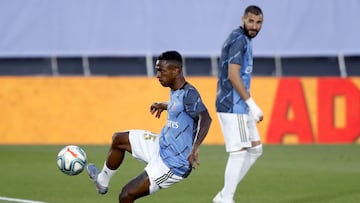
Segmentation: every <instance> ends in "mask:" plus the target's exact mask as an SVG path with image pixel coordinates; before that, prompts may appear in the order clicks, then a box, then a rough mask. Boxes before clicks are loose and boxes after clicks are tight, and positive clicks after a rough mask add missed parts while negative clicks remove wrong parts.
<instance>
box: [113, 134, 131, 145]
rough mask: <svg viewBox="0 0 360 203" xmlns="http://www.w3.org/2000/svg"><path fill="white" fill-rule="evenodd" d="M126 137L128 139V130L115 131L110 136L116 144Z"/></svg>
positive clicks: (125, 139)
mask: <svg viewBox="0 0 360 203" xmlns="http://www.w3.org/2000/svg"><path fill="white" fill-rule="evenodd" d="M128 139H129V132H126V131H122V132H115V133H114V134H113V136H112V142H113V143H117V144H119V143H122V142H124V141H127V140H128Z"/></svg>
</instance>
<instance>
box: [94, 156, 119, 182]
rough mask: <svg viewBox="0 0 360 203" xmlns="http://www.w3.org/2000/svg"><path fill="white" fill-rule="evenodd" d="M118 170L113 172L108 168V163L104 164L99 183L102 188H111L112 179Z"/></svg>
mask: <svg viewBox="0 0 360 203" xmlns="http://www.w3.org/2000/svg"><path fill="white" fill-rule="evenodd" d="M116 171H117V170H111V169H109V168H108V167H107V166H106V162H105V163H104V167H103V169H102V170H101V172H100V173H99V175H98V178H97V181H98V183H99V184H100V185H102V186H105V187H107V186H109V182H110V179H111V177H112V176H113V175H114V174H115V172H116Z"/></svg>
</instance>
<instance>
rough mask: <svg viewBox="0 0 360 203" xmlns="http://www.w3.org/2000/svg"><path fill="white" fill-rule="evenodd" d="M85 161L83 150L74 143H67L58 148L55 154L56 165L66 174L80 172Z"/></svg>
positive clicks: (71, 174)
mask: <svg viewBox="0 0 360 203" xmlns="http://www.w3.org/2000/svg"><path fill="white" fill-rule="evenodd" d="M86 162H87V157H86V153H85V151H84V150H83V149H82V148H81V147H79V146H76V145H68V146H65V147H64V148H62V149H61V150H60V152H59V153H58V155H57V165H58V167H59V169H60V171H61V172H63V173H65V174H66V175H70V176H73V175H77V174H79V173H81V172H82V171H83V170H84V168H85V166H86Z"/></svg>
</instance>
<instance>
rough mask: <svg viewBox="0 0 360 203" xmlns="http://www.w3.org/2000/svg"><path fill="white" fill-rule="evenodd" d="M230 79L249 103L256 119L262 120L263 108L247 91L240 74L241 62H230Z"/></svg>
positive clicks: (251, 112)
mask: <svg viewBox="0 0 360 203" xmlns="http://www.w3.org/2000/svg"><path fill="white" fill-rule="evenodd" d="M228 69H229V71H228V72H229V75H228V77H229V80H230V82H231V84H232V86H233V87H234V88H235V90H236V91H237V92H238V93H239V95H240V97H241V98H242V99H243V100H244V101H245V102H246V103H247V104H248V106H249V108H250V114H251V115H252V117H253V118H254V119H255V121H256V122H260V121H262V120H263V119H264V115H263V112H262V110H261V109H260V108H259V107H258V106H257V104H256V103H255V101H254V100H253V99H252V98H251V97H250V95H249V93H248V92H247V91H246V89H245V86H244V83H243V81H242V79H241V77H240V75H239V72H240V69H241V65H239V64H229V67H228Z"/></svg>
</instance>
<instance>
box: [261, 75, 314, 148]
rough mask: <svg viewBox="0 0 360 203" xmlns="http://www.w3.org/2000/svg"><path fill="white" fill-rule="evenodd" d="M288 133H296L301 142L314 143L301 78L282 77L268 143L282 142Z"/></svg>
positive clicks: (271, 120) (267, 139)
mask: <svg viewBox="0 0 360 203" xmlns="http://www.w3.org/2000/svg"><path fill="white" fill-rule="evenodd" d="M290 111H291V112H292V116H290V114H289V112H290ZM287 134H295V135H296V136H297V140H298V143H299V144H308V143H313V133H312V129H311V123H310V118H309V113H308V108H307V105H306V100H305V96H304V91H303V88H302V85H301V80H300V79H299V78H285V79H280V81H279V86H278V90H277V93H276V98H275V102H274V107H273V111H272V114H271V119H270V124H269V129H268V136H267V138H266V143H269V144H280V143H282V142H283V140H284V138H285V136H286V135H287Z"/></svg>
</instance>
